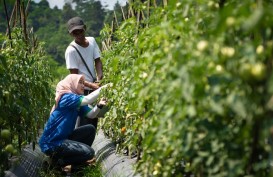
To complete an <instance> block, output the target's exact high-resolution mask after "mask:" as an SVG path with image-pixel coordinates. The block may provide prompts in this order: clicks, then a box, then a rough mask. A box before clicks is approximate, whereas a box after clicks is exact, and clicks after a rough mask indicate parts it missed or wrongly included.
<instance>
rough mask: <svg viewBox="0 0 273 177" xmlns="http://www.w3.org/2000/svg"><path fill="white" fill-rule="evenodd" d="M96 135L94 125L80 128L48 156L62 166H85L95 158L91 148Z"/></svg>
mask: <svg viewBox="0 0 273 177" xmlns="http://www.w3.org/2000/svg"><path fill="white" fill-rule="evenodd" d="M95 135H96V130H95V127H94V126H93V125H90V124H89V125H84V126H81V127H78V128H76V129H75V130H74V131H73V133H72V134H71V135H70V136H69V137H68V139H66V140H64V141H63V143H62V144H61V145H60V146H59V147H58V148H56V150H54V151H53V152H49V153H47V154H48V155H49V156H51V158H52V159H53V161H54V162H55V163H57V165H60V166H66V165H80V164H84V163H85V162H86V161H87V160H89V159H92V158H93V157H94V156H95V151H94V150H93V149H92V148H91V145H92V143H93V141H94V139H95Z"/></svg>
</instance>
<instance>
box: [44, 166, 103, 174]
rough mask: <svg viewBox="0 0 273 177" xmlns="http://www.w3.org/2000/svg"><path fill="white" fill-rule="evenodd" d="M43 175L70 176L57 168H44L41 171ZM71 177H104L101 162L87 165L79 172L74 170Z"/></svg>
mask: <svg viewBox="0 0 273 177" xmlns="http://www.w3.org/2000/svg"><path fill="white" fill-rule="evenodd" d="M40 176H41V177H63V176H69V175H66V174H65V173H64V172H62V171H61V170H59V169H55V168H50V167H47V168H43V170H41V172H40ZM70 176H71V177H90V176H92V177H102V173H101V166H100V164H96V165H92V166H86V167H84V168H82V169H81V170H78V171H77V172H74V173H72V174H71V175H70Z"/></svg>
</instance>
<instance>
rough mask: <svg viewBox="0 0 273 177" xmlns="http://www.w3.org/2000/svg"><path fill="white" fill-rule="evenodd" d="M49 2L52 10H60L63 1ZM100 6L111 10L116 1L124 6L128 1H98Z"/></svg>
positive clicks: (52, 0) (51, 0) (49, 0)
mask: <svg viewBox="0 0 273 177" xmlns="http://www.w3.org/2000/svg"><path fill="white" fill-rule="evenodd" d="M34 1H35V2H40V0H34ZM47 1H48V2H49V6H50V7H51V8H53V7H54V6H57V7H58V8H59V9H61V8H62V7H63V5H64V0H47ZM99 1H100V2H101V4H102V6H106V5H108V7H107V9H110V10H113V8H114V5H115V3H116V2H117V1H118V2H119V4H120V5H122V6H124V5H125V4H126V2H127V1H128V0H99Z"/></svg>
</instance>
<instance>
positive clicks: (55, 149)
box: [39, 74, 107, 167]
mask: <svg viewBox="0 0 273 177" xmlns="http://www.w3.org/2000/svg"><path fill="white" fill-rule="evenodd" d="M106 86H107V85H105V86H103V87H100V88H99V89H97V90H96V91H94V92H92V93H91V94H89V95H87V96H83V93H84V76H83V75H78V74H69V75H68V76H67V77H66V78H64V79H63V80H62V81H60V82H59V83H58V85H57V87H56V97H55V100H56V103H55V105H54V106H53V108H52V110H51V114H50V117H49V120H48V122H47V124H46V126H45V128H44V132H43V134H42V136H41V138H40V140H39V145H40V147H41V150H42V152H43V153H45V154H46V155H48V156H50V157H51V158H52V160H53V162H55V163H57V165H60V166H62V167H64V166H66V165H78V164H83V163H86V162H88V161H90V159H92V158H93V157H94V155H95V152H94V150H93V149H92V148H91V145H92V143H93V141H94V138H95V127H94V126H93V125H91V124H88V125H84V126H81V127H78V128H76V129H74V128H75V124H76V120H77V117H78V116H80V117H87V118H94V117H96V115H97V114H98V113H99V111H100V109H101V108H102V107H103V106H104V105H105V104H106V101H105V100H103V99H102V100H100V101H99V103H98V104H97V105H96V106H95V107H94V108H93V109H92V110H91V108H89V107H88V104H91V103H93V102H95V101H96V99H97V98H98V96H99V93H100V91H101V89H102V88H104V87H106Z"/></svg>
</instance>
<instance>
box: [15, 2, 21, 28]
mask: <svg viewBox="0 0 273 177" xmlns="http://www.w3.org/2000/svg"><path fill="white" fill-rule="evenodd" d="M16 2H17V10H18V11H19V13H18V14H19V15H18V16H19V24H20V25H21V26H20V27H22V19H21V17H22V16H21V7H20V6H21V5H20V4H21V1H20V0H17V1H16Z"/></svg>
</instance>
